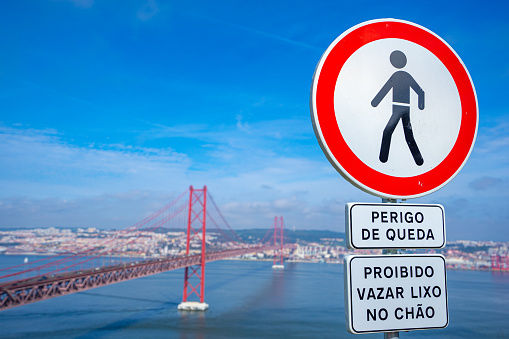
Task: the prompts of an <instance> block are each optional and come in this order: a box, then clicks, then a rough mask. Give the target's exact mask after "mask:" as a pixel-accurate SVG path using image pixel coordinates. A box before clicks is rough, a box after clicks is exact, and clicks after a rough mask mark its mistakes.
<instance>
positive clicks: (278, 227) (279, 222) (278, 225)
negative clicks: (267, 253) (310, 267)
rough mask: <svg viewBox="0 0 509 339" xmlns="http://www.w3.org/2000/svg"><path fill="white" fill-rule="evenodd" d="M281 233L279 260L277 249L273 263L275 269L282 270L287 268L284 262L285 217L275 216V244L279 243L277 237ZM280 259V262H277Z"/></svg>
mask: <svg viewBox="0 0 509 339" xmlns="http://www.w3.org/2000/svg"><path fill="white" fill-rule="evenodd" d="M278 235H279V245H280V249H279V260H278V256H277V251H278V250H274V262H273V264H272V268H273V269H277V270H282V269H284V268H285V266H284V264H283V217H279V218H278V217H274V246H276V245H277V238H278ZM278 261H279V264H278V263H277V262H278Z"/></svg>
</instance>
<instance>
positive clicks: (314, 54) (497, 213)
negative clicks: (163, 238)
mask: <svg viewBox="0 0 509 339" xmlns="http://www.w3.org/2000/svg"><path fill="white" fill-rule="evenodd" d="M402 4H403V3H402V2H401V3H400V2H392V3H390V4H382V3H379V2H374V1H365V2H362V3H341V2H332V1H331V2H328V1H321V2H313V3H312V4H311V3H307V2H287V1H281V2H277V3H273V2H268V1H267V2H263V1H262V2H256V3H230V2H228V1H223V2H214V3H210V2H206V1H199V2H193V3H181V2H177V1H165V2H163V1H155V0H154V1H134V2H130V3H129V4H125V3H124V2H120V1H111V2H107V3H106V2H98V1H96V2H94V1H93V0H74V1H63V0H62V1H40V2H36V3H34V2H28V1H17V2H14V3H2V4H1V5H0V6H1V7H0V8H1V9H2V10H1V11H0V13H1V14H0V15H1V18H2V20H0V22H1V23H0V25H1V26H0V27H1V28H2V31H3V32H5V33H4V34H3V35H2V38H0V41H1V42H2V45H3V47H4V48H3V52H2V53H1V55H2V62H1V66H0V67H1V70H2V72H1V76H0V88H1V93H2V95H1V98H2V99H1V101H0V105H1V111H0V112H1V113H0V159H1V160H0V162H1V164H2V166H1V167H0V192H1V193H0V228H2V227H3V228H5V227H50V226H54V227H101V228H123V227H128V226H130V225H132V224H134V223H136V222H137V221H139V220H141V219H143V218H144V217H145V216H147V215H149V214H151V213H152V212H153V211H154V210H156V209H158V208H159V207H161V206H162V205H164V204H165V203H167V202H169V201H171V200H172V198H173V197H174V196H176V195H177V194H179V193H181V192H183V191H185V190H186V189H187V187H188V186H189V185H193V186H194V187H196V188H200V187H202V186H203V185H207V187H208V188H209V190H210V192H211V193H212V195H213V196H214V199H215V200H216V202H217V203H218V205H219V206H220V209H221V211H222V212H223V213H224V215H225V217H226V219H227V220H228V222H229V223H230V225H231V226H232V227H233V228H235V229H245V228H266V227H268V226H269V225H270V224H271V222H272V220H273V218H274V216H275V215H283V216H284V218H285V223H286V225H285V226H286V227H288V228H292V227H295V228H297V229H330V230H334V231H338V232H344V208H345V207H344V205H345V203H347V202H379V201H380V198H377V197H374V196H371V195H369V194H366V193H364V192H361V191H360V190H358V189H356V188H355V187H353V186H352V185H351V184H349V183H348V182H347V181H346V180H344V179H343V178H342V177H341V176H340V175H339V174H338V173H337V172H336V171H335V170H334V169H333V167H332V166H331V165H330V164H329V162H328V161H327V159H326V157H325V156H324V155H323V153H322V151H321V149H320V146H319V145H318V142H317V140H316V138H315V135H314V133H313V128H312V123H311V119H310V112H309V90H310V86H311V78H312V76H313V72H314V69H315V66H316V64H317V63H318V61H319V59H320V56H321V55H322V53H323V52H324V51H325V50H326V48H327V47H328V46H329V44H330V43H332V41H333V40H334V39H335V38H336V37H337V36H339V35H340V34H341V33H343V32H344V31H345V30H347V29H349V28H350V27H352V26H354V25H356V24H358V23H361V22H363V21H367V20H372V19H379V18H385V17H394V18H397V19H402V20H408V21H412V22H415V23H417V24H419V25H422V26H424V27H426V28H428V29H430V30H432V31H434V32H435V33H437V34H438V35H439V36H441V37H442V38H443V39H444V40H445V41H446V42H447V43H448V44H450V45H451V46H452V47H453V48H454V49H455V51H456V52H457V53H458V55H459V56H460V58H461V59H462V60H463V62H464V63H465V65H466V67H467V69H468V70H469V72H470V75H471V77H472V79H473V83H474V86H475V88H476V91H477V97H478V101H479V117H480V119H479V130H478V135H477V141H476V145H475V147H474V150H473V152H472V154H471V156H470V159H469V160H468V161H467V163H466V165H465V167H464V168H463V169H462V171H461V172H460V173H459V174H458V176H457V177H456V178H455V179H453V180H452V181H451V182H450V183H449V184H447V185H446V186H445V187H444V188H442V189H440V190H439V191H437V192H435V193H433V194H431V195H427V196H425V197H422V198H418V199H412V200H411V202H415V203H439V204H442V205H444V207H445V216H446V224H447V229H446V232H447V239H450V240H459V239H467V240H496V241H508V240H509V231H508V230H507V226H508V225H507V224H508V220H509V211H508V209H507V203H506V201H507V199H508V198H509V197H508V195H509V193H508V192H509V190H508V183H509V181H508V180H509V175H508V173H509V164H508V161H507V159H509V154H508V148H507V145H508V143H509V124H508V123H507V121H506V118H507V114H508V107H509V104H508V103H507V102H505V101H504V100H501V98H503V94H504V90H505V89H506V88H507V79H508V77H509V62H508V61H507V60H506V58H505V56H506V55H507V52H508V51H507V49H508V48H509V43H508V42H509V41H508V39H509V38H508V37H507V34H505V33H506V32H507V31H508V29H509V23H508V22H507V20H506V18H505V13H506V12H507V9H508V8H507V7H508V5H507V4H506V3H502V2H501V3H499V4H497V6H492V7H490V6H486V5H485V6H479V5H478V4H477V3H474V2H468V1H467V2H464V3H462V5H461V7H459V8H456V7H454V5H452V4H450V5H449V4H444V3H443V2H438V1H431V2H426V3H418V4H413V5H411V6H408V5H407V3H405V5H402Z"/></svg>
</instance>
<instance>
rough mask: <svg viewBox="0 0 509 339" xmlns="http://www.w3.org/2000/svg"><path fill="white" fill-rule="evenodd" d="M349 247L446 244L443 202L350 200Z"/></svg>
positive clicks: (368, 247) (348, 212) (346, 228)
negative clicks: (393, 202) (379, 202)
mask: <svg viewBox="0 0 509 339" xmlns="http://www.w3.org/2000/svg"><path fill="white" fill-rule="evenodd" d="M345 219H346V224H345V225H346V227H345V233H346V238H347V246H348V248H366V249H374V248H443V247H444V246H445V216H444V208H443V207H442V206H441V205H431V204H420V205H418V204H388V203H381V204H370V203H348V204H346V208H345Z"/></svg>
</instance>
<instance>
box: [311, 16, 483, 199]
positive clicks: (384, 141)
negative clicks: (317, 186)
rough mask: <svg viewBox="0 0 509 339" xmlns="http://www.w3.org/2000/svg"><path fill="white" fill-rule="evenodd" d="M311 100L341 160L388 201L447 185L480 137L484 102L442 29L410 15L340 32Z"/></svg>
mask: <svg viewBox="0 0 509 339" xmlns="http://www.w3.org/2000/svg"><path fill="white" fill-rule="evenodd" d="M310 106H311V107H310V108H311V115H312V121H313V127H314V130H315V134H316V136H317V139H318V141H319V143H320V146H321V148H322V150H323V151H324V153H325V155H326V156H327V158H328V159H329V161H330V162H331V164H332V165H333V166H334V167H335V168H336V170H337V171H338V172H339V173H340V174H341V175H342V176H343V177H344V178H345V179H347V180H348V181H349V182H350V183H352V184H353V185H355V186H356V187H358V188H360V189H362V190H364V191H366V192H368V193H370V194H373V195H376V196H379V197H382V198H392V199H406V198H415V197H420V196H423V195H426V194H429V193H432V192H434V191H436V190H438V189H440V188H441V187H443V186H444V185H446V184H447V183H448V182H449V181H450V180H452V178H454V176H455V175H456V174H457V173H458V172H459V171H460V170H461V168H462V167H463V165H464V164H465V162H466V160H467V159H468V157H469V155H470V153H471V151H472V148H473V145H474V142H475V138H476V134H477V125H478V108H477V98H476V94H475V89H474V86H473V83H472V80H471V78H470V75H469V73H468V71H467V69H466V67H465V66H464V64H463V62H462V61H461V59H460V58H459V57H458V55H457V54H456V53H455V52H454V50H453V49H452V48H451V47H450V46H449V45H448V44H447V43H446V42H445V41H444V40H443V39H441V38H440V37H439V36H437V35H436V34H435V33H433V32H431V31H430V30H428V29H426V28H424V27H421V26H419V25H416V24H414V23H411V22H407V21H402V20H396V19H381V20H373V21H368V22H365V23H361V24H359V25H357V26H355V27H353V28H351V29H349V30H348V31H346V32H345V33H343V34H342V35H340V36H339V37H338V38H337V39H336V40H335V41H334V42H333V43H332V44H331V45H330V46H329V48H328V49H327V50H326V51H325V53H324V54H323V56H322V58H321V59H320V61H319V63H318V65H317V67H316V70H315V74H314V77H313V84H312V88H311V101H310Z"/></svg>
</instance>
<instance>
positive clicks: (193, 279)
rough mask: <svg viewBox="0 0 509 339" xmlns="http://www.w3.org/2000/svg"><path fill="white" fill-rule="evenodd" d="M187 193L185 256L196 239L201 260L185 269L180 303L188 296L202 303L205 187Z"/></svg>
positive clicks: (203, 292)
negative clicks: (193, 296)
mask: <svg viewBox="0 0 509 339" xmlns="http://www.w3.org/2000/svg"><path fill="white" fill-rule="evenodd" d="M189 191H190V194H189V214H188V220H187V244H186V255H189V251H190V249H191V242H192V241H193V240H194V239H195V238H198V240H201V260H200V262H199V263H197V264H194V265H193V266H187V267H186V271H185V275H184V293H183V297H182V302H186V301H187V298H188V297H189V296H190V295H192V294H195V295H196V296H197V297H198V299H199V300H200V302H201V303H203V302H204V299H205V263H206V260H205V256H206V251H205V246H206V229H207V228H206V226H207V223H206V218H207V186H204V187H203V189H194V188H193V186H191V187H190V189H189ZM200 238H201V239H200Z"/></svg>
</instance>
